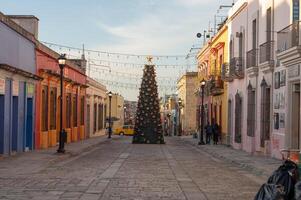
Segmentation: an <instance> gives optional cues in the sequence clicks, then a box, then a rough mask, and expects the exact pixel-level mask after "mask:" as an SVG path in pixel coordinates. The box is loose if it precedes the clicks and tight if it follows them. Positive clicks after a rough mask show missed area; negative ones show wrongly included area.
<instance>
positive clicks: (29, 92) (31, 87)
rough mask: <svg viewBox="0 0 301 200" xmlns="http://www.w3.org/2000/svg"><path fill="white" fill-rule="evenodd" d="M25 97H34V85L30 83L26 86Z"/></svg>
mask: <svg viewBox="0 0 301 200" xmlns="http://www.w3.org/2000/svg"><path fill="white" fill-rule="evenodd" d="M27 96H30V97H32V96H34V85H33V84H31V83H29V84H27Z"/></svg>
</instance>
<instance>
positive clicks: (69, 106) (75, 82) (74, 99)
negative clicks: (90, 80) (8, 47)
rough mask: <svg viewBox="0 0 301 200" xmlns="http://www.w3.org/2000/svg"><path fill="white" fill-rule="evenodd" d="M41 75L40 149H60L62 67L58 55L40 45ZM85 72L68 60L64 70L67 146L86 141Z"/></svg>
mask: <svg viewBox="0 0 301 200" xmlns="http://www.w3.org/2000/svg"><path fill="white" fill-rule="evenodd" d="M36 54H37V73H38V74H39V76H41V77H43V81H41V82H40V83H39V84H38V85H37V87H36V90H37V91H36V98H37V101H36V108H37V111H36V118H35V120H36V126H35V131H36V135H35V146H36V148H48V147H52V146H56V145H57V143H58V140H59V131H60V126H61V125H60V114H61V113H60V98H61V96H60V94H61V91H60V68H59V65H58V61H57V59H58V57H59V56H60V55H59V54H58V53H56V52H54V51H53V50H51V49H49V48H48V47H46V46H45V45H43V44H41V43H38V45H37V50H36ZM86 88H87V85H86V75H85V71H84V70H83V69H82V68H81V67H80V66H79V65H77V64H76V63H75V62H73V61H69V60H67V63H66V66H65V68H64V83H63V89H64V94H63V95H64V96H63V114H64V115H63V128H64V129H65V130H66V132H67V143H70V142H76V141H78V140H82V139H85V138H86V137H87V135H86V134H85V117H86V116H85V113H86V110H85V108H86V106H85V105H86Z"/></svg>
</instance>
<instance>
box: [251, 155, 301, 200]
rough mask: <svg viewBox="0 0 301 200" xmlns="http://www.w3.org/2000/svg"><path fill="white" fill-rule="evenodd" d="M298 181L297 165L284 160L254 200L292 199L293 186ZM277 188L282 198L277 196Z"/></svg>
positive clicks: (293, 193) (293, 194)
mask: <svg viewBox="0 0 301 200" xmlns="http://www.w3.org/2000/svg"><path fill="white" fill-rule="evenodd" d="M298 179H299V173H298V166H297V164H296V163H294V162H292V161H290V160H286V161H285V162H284V163H283V164H282V165H281V166H280V167H279V168H278V169H277V170H275V171H274V172H273V174H272V175H271V176H270V178H269V179H268V181H267V184H264V185H262V186H261V188H260V189H259V191H258V193H257V195H256V197H255V199H254V200H274V199H275V200H278V199H279V200H280V199H281V200H282V199H283V200H291V199H294V196H295V184H296V182H297V180H298ZM279 187H281V188H282V191H281V195H282V196H279V195H280V193H279V192H280V191H279ZM277 198H278V199H277ZM300 200H301V199H300Z"/></svg>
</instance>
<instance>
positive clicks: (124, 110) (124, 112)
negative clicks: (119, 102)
mask: <svg viewBox="0 0 301 200" xmlns="http://www.w3.org/2000/svg"><path fill="white" fill-rule="evenodd" d="M125 118H126V106H124V107H123V124H124V125H126V123H125Z"/></svg>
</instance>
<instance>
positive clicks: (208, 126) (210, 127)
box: [205, 121, 212, 144]
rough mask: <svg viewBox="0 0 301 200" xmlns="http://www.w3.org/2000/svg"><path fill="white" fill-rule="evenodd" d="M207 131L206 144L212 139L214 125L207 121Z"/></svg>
mask: <svg viewBox="0 0 301 200" xmlns="http://www.w3.org/2000/svg"><path fill="white" fill-rule="evenodd" d="M205 131H206V144H210V140H211V137H212V126H211V125H210V122H209V121H208V122H207V125H206V126H205Z"/></svg>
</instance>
